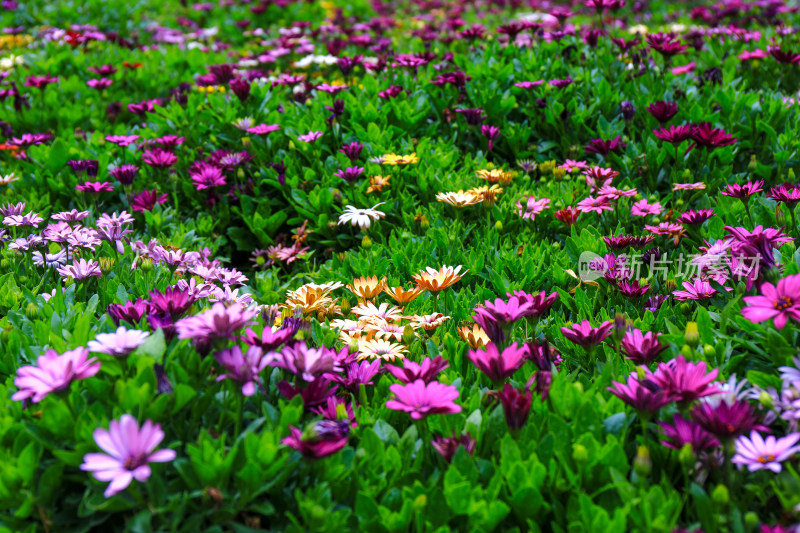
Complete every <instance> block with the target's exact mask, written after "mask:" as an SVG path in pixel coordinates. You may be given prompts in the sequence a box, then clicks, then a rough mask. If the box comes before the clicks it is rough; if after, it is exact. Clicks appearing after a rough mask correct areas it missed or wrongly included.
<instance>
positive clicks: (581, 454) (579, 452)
mask: <svg viewBox="0 0 800 533" xmlns="http://www.w3.org/2000/svg"><path fill="white" fill-rule="evenodd" d="M572 460H573V461H575V462H576V463H578V464H583V463H585V462H586V461H588V460H589V450H587V449H586V446H584V445H583V444H573V445H572Z"/></svg>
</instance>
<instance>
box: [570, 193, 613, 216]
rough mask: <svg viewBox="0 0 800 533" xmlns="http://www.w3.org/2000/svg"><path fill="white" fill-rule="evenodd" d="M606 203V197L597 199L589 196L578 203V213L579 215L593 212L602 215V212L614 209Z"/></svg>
mask: <svg viewBox="0 0 800 533" xmlns="http://www.w3.org/2000/svg"><path fill="white" fill-rule="evenodd" d="M608 201H609V200H608V197H607V196H600V197H597V198H593V197H591V196H589V197H587V198H584V199H583V200H581V201H580V202H578V205H577V207H578V211H580V212H581V213H591V212H595V213H598V214H602V212H603V211H613V210H614V207H613V206H611V205H610V204H609V203H608Z"/></svg>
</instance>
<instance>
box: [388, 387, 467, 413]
mask: <svg viewBox="0 0 800 533" xmlns="http://www.w3.org/2000/svg"><path fill="white" fill-rule="evenodd" d="M389 390H390V391H391V392H392V393H394V395H395V399H393V400H389V401H387V402H386V407H388V408H389V409H392V410H394V411H405V412H407V413H409V414H410V415H411V418H412V419H414V420H420V419H422V418H425V417H426V416H428V415H435V414H449V413H460V412H461V406H460V405H456V404H455V403H454V402H453V400H455V399H456V398H458V394H459V393H458V389H457V388H455V387H454V386H453V385H445V384H444V383H439V382H438V381H431V382H430V383H425V382H424V381H423V380H421V379H418V380H417V381H415V382H413V383H408V384H406V385H401V384H399V383H395V384H394V385H392V386H390V387H389Z"/></svg>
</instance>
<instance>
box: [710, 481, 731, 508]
mask: <svg viewBox="0 0 800 533" xmlns="http://www.w3.org/2000/svg"><path fill="white" fill-rule="evenodd" d="M711 499H712V500H714V503H717V504H719V505H727V503H728V502H729V501H731V495H730V493H729V492H728V487H726V486H725V485H717V486H716V488H714V490H713V492H711Z"/></svg>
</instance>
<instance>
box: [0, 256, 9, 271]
mask: <svg viewBox="0 0 800 533" xmlns="http://www.w3.org/2000/svg"><path fill="white" fill-rule="evenodd" d="M9 268H11V262H10V261H9V260H8V259H0V270H3V271H7V270H8V269H9Z"/></svg>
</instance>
